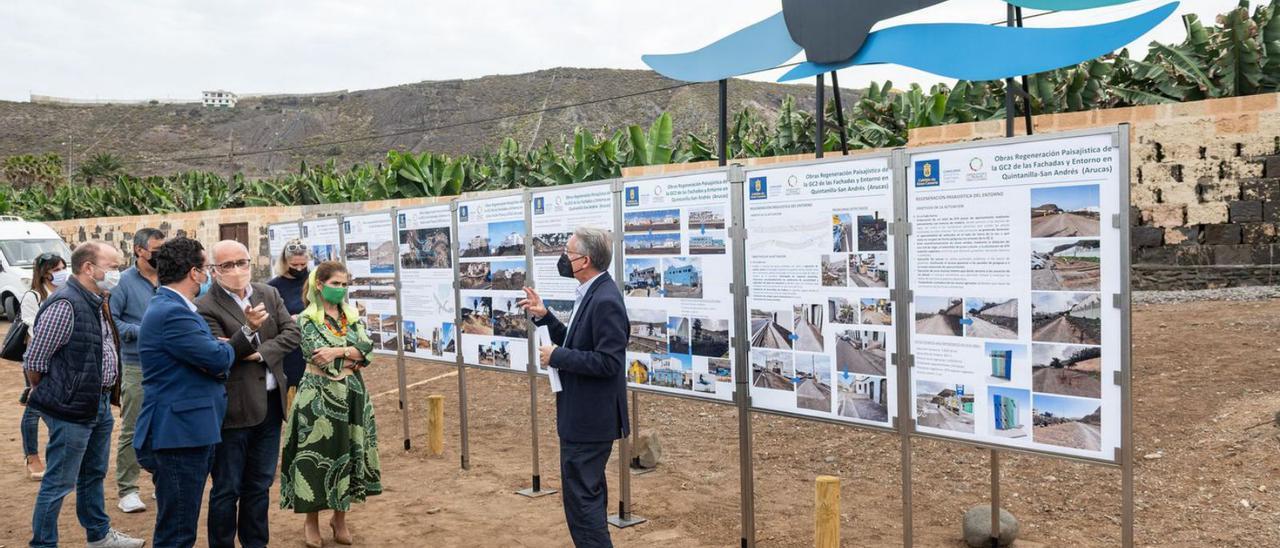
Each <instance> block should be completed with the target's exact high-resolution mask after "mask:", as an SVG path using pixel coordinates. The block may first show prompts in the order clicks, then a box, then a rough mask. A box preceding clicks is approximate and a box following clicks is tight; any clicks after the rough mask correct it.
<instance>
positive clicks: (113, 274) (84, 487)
mask: <svg viewBox="0 0 1280 548" xmlns="http://www.w3.org/2000/svg"><path fill="white" fill-rule="evenodd" d="M120 259H121V257H120V253H119V252H117V251H116V250H115V248H113V247H111V246H108V245H105V244H100V243H97V242H88V243H85V244H81V245H80V247H77V248H76V250H75V252H74V253H72V254H71V273H72V276H71V277H70V278H68V279H67V283H66V285H64V286H62V287H61V288H59V289H58V290H57V291H54V292H53V294H52V295H49V298H48V299H45V301H44V303H43V304H41V305H40V310H39V312H37V313H36V321H35V324H34V325H33V326H32V329H31V333H32V335H31V343H30V344H29V345H28V347H27V354H26V356H24V359H23V369H24V370H25V371H26V375H27V380H28V381H30V383H31V395H30V399H29V400H28V402H27V405H30V406H31V407H32V408H33V409H35V410H36V411H39V412H40V416H41V417H43V418H44V422H45V425H47V426H48V427H49V445H48V446H46V448H45V452H46V456H47V458H48V460H49V464H48V468H46V469H45V473H44V478H43V479H41V480H40V492H39V494H37V495H36V503H35V507H34V508H33V511H32V517H31V546H33V547H37V548H39V547H45V546H57V545H58V514H59V513H60V512H61V510H62V499H64V498H66V496H67V495H68V494H70V493H71V491H72V490H75V492H76V517H78V518H79V519H80V525H81V526H82V527H84V530H85V535H86V537H88V541H89V547H90V548H139V547H140V546H142V545H143V544H145V543H146V541H144V540H141V539H136V538H132V537H130V536H128V535H125V534H124V533H121V532H119V531H116V530H115V529H112V528H111V518H110V517H108V516H107V512H106V510H105V509H104V508H103V494H102V480H103V478H105V477H106V475H107V463H108V461H109V460H110V458H111V429H112V427H113V426H114V424H115V419H114V418H113V417H112V415H111V405H112V404H113V403H115V404H118V401H119V400H118V396H119V390H120V384H119V379H120V358H119V348H118V346H119V341H118V338H117V336H116V331H115V327H114V325H113V324H112V323H111V314H110V312H108V311H107V304H106V299H105V298H104V294H105V293H106V292H109V291H111V289H113V288H114V287H115V285H116V283H117V282H119V280H120V272H119V270H117V268H118V267H119V265H120Z"/></svg>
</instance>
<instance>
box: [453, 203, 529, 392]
mask: <svg viewBox="0 0 1280 548" xmlns="http://www.w3.org/2000/svg"><path fill="white" fill-rule="evenodd" d="M457 204H458V211H457V218H458V257H457V264H458V287H459V292H460V293H461V295H462V301H461V302H460V303H458V305H459V306H460V307H461V311H462V325H461V326H460V328H459V329H458V331H459V334H458V339H459V348H461V351H462V359H463V362H464V363H466V364H469V365H480V366H485V367H494V368H499V369H504V370H510V371H526V370H527V368H528V365H529V338H528V337H529V335H528V329H529V325H530V322H529V320H528V316H527V314H526V313H525V312H524V311H523V310H520V308H519V307H518V306H516V302H518V301H519V300H520V299H523V298H524V290H523V287H524V285H525V279H526V278H527V277H528V275H529V264H528V262H527V261H526V260H525V238H526V235H527V233H528V230H527V229H526V228H527V227H526V225H525V207H526V204H525V200H524V195H523V194H512V195H509V196H503V197H498V198H487V199H477V200H459V201H458V202H457Z"/></svg>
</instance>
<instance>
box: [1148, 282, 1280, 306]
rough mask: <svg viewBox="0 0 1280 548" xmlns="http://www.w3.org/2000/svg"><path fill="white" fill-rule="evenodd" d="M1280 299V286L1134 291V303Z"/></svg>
mask: <svg viewBox="0 0 1280 548" xmlns="http://www.w3.org/2000/svg"><path fill="white" fill-rule="evenodd" d="M1267 299H1280V286H1271V285H1261V286H1250V287H1224V288H1220V289H1195V290H1183V291H1134V292H1133V304H1172V303H1189V302H1196V301H1264V300H1267Z"/></svg>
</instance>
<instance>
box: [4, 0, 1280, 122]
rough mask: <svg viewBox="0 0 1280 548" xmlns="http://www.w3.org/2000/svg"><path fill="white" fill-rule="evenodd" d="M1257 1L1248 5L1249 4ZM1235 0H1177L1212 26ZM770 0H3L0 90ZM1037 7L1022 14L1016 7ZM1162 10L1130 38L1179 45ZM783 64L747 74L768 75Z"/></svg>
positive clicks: (193, 74) (468, 41) (960, 10)
mask: <svg viewBox="0 0 1280 548" xmlns="http://www.w3.org/2000/svg"><path fill="white" fill-rule="evenodd" d="M1259 1H1261V0H1255V4H1257V3H1258V2H1259ZM1164 3H1165V2H1164V1H1163V0H1139V1H1137V2H1133V3H1131V4H1126V5H1124V6H1114V7H1109V8H1100V9H1097V10H1090V11H1089V12H1087V13H1083V14H1082V13H1080V12H1075V13H1054V14H1049V15H1046V16H1043V17H1035V18H1032V19H1030V20H1029V21H1028V22H1027V26H1042V27H1049V26H1078V25H1084V24H1094V23H1100V22H1106V21H1113V20H1117V19H1122V18H1124V17H1127V16H1131V15H1134V14H1137V13H1139V12H1142V11H1146V10H1148V9H1151V8H1154V7H1156V6H1160V5H1163V4H1164ZM1235 5H1236V1H1235V0H1185V1H1183V2H1182V4H1181V5H1180V7H1179V9H1178V13H1179V14H1182V13H1190V12H1194V13H1198V14H1200V16H1201V19H1203V20H1205V21H1206V22H1211V21H1212V20H1213V17H1214V16H1215V15H1217V14H1218V13H1221V12H1223V11H1226V10H1228V9H1230V8H1232V7H1234V6H1235ZM780 6H781V3H780V2H779V1H778V0H732V1H729V0H719V1H714V2H713V1H698V0H693V1H690V0H645V1H643V2H618V1H608V0H603V1H602V0H542V1H538V2H529V1H527V0H486V1H481V2H476V1H474V0H465V1H464V0H433V1H431V2H421V1H408V0H362V1H360V2H352V1H350V0H278V1H273V2H261V1H259V0H222V1H218V2H194V1H190V0H130V1H129V2H83V1H73V0H6V1H5V2H2V3H0V44H2V45H3V51H4V52H5V54H4V55H0V74H3V75H4V78H0V99H4V100H14V101H25V100H27V99H28V97H29V95H30V94H32V93H34V94H38V95H52V96H59V97H76V98H84V99H121V100H126V99H135V100H140V99H198V98H199V97H200V91H201V90H210V89H226V90H230V91H234V92H237V93H241V94H251V93H309V92H326V91H333V90H339V89H349V90H357V89H370V88H380V87H388V86H394V85H398V84H404V83H411V82H419V81H424V80H450V79H458V78H477V77H480V76H486V75H493V74H519V73H525V72H531V71H535V70H541V69H549V68H553V67H560V66H567V67H587V68H624V69H643V68H645V66H644V64H643V63H642V62H641V61H640V56H641V55H642V54H645V53H675V52H683V51H688V50H692V49H697V48H699V47H702V46H703V45H706V44H707V43H709V42H711V41H713V40H715V39H718V38H720V37H722V36H724V35H726V34H729V33H731V32H733V31H735V30H738V29H740V28H742V27H744V26H746V25H749V24H751V23H754V22H756V21H759V20H761V19H764V18H766V17H768V16H770V15H772V14H774V13H776V12H777V11H779V10H780V9H781V7H780ZM1004 6H1005V4H1004V3H1003V2H1000V1H999V0H950V1H949V2H945V3H943V4H939V5H936V6H933V7H930V8H927V9H925V10H921V11H919V12H915V13H911V14H906V15H903V16H900V17H897V18H894V19H890V20H887V21H883V22H881V24H880V25H879V26H878V27H877V28H881V27H885V26H893V25H897V24H902V23H915V22H939V21H950V22H973V23H992V22H995V21H999V20H1003V18H1004V13H1005V10H1004ZM1033 13H1036V12H1034V11H1028V12H1026V14H1027V15H1028V16H1030V15H1032V14H1033ZM1183 36H1184V31H1183V27H1182V22H1181V19H1180V18H1179V17H1171V18H1169V19H1168V20H1166V21H1165V22H1164V24H1162V25H1161V26H1160V27H1158V28H1157V29H1155V30H1154V31H1152V32H1151V33H1148V35H1147V36H1144V37H1143V38H1141V39H1139V40H1138V41H1137V42H1136V46H1137V49H1138V50H1140V51H1141V52H1143V53H1145V51H1146V45H1147V44H1148V43H1149V42H1150V41H1151V40H1152V39H1160V40H1162V41H1181V40H1182V38H1183ZM782 72H784V71H782V70H775V71H770V72H765V73H760V74H757V75H754V76H752V78H753V79H756V80H765V81H773V80H775V79H776V78H778V77H779V76H780V75H781V73H782ZM839 74H840V78H841V81H840V83H841V85H842V87H851V88H852V87H864V86H865V85H866V84H867V83H868V82H870V81H873V80H874V81H883V80H886V79H891V80H893V81H894V82H895V84H898V86H899V87H905V84H907V83H910V82H918V83H921V84H923V85H926V86H927V85H929V84H932V83H935V82H939V81H946V80H943V79H940V78H937V77H934V76H931V75H929V74H927V73H923V72H919V71H915V70H911V69H905V68H901V67H894V66H874V67H855V68H850V69H845V70H842V71H841V72H840V73H839Z"/></svg>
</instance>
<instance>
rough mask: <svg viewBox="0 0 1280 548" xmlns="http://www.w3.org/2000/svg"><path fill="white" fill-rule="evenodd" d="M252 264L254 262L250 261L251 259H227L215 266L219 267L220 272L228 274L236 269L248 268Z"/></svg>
mask: <svg viewBox="0 0 1280 548" xmlns="http://www.w3.org/2000/svg"><path fill="white" fill-rule="evenodd" d="M250 264H253V263H252V262H250V261H249V259H240V260H238V261H227V262H225V263H219V264H217V265H216V266H215V268H217V269H218V272H221V273H223V274H226V273H229V272H234V271H236V270H248V268H249V265H250Z"/></svg>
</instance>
